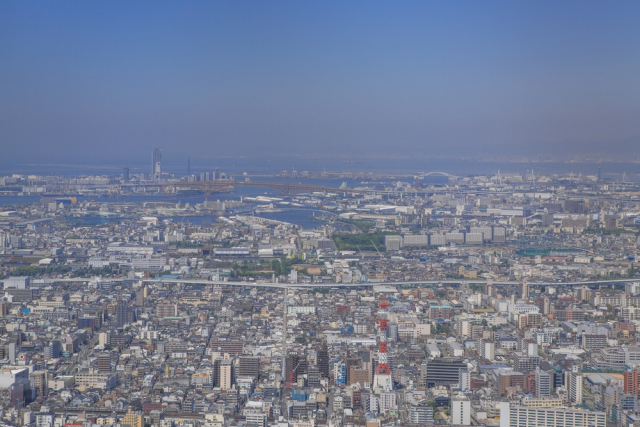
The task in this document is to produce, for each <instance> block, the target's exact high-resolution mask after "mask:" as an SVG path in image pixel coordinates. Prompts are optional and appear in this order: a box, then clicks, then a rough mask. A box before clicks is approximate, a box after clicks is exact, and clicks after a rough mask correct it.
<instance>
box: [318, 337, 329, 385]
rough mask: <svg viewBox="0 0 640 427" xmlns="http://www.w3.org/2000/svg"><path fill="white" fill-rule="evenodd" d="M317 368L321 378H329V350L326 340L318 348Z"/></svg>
mask: <svg viewBox="0 0 640 427" xmlns="http://www.w3.org/2000/svg"><path fill="white" fill-rule="evenodd" d="M318 370H319V371H320V375H321V376H322V378H329V350H328V349H327V343H326V342H324V343H323V344H322V347H321V348H320V350H318Z"/></svg>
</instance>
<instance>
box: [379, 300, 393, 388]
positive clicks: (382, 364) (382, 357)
mask: <svg viewBox="0 0 640 427" xmlns="http://www.w3.org/2000/svg"><path fill="white" fill-rule="evenodd" d="M378 305H379V306H380V311H379V314H380V319H378V323H379V324H380V349H379V350H378V366H377V367H376V375H379V374H381V373H384V374H387V375H391V368H389V361H388V360H387V329H389V326H388V325H387V323H389V319H387V318H386V317H387V316H386V310H387V307H389V303H388V302H387V300H386V299H385V297H384V294H383V295H382V299H381V300H380V302H379V303H378Z"/></svg>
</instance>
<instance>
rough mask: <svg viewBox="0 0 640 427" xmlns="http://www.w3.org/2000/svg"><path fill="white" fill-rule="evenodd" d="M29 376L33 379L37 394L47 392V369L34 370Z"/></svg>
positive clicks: (40, 394) (42, 394)
mask: <svg viewBox="0 0 640 427" xmlns="http://www.w3.org/2000/svg"><path fill="white" fill-rule="evenodd" d="M29 378H31V379H32V380H33V388H34V389H35V392H36V396H44V395H45V394H47V373H46V372H45V371H33V372H32V373H30V374H29Z"/></svg>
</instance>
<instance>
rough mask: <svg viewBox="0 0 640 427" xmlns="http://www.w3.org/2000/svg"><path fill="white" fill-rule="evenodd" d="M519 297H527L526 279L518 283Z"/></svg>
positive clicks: (527, 286) (527, 285)
mask: <svg viewBox="0 0 640 427" xmlns="http://www.w3.org/2000/svg"><path fill="white" fill-rule="evenodd" d="M520 297H522V298H529V283H528V282H527V280H526V279H525V280H523V281H522V283H521V284H520Z"/></svg>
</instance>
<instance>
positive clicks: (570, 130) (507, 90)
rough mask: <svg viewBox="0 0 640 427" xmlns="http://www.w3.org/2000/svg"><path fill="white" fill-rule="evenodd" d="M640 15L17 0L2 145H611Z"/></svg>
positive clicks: (420, 4)
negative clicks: (592, 143) (575, 142)
mask: <svg viewBox="0 0 640 427" xmlns="http://www.w3.org/2000/svg"><path fill="white" fill-rule="evenodd" d="M638 22H640V2H637V1H613V2H603V1H561V2H557V1H516V2H514V1H482V2H480V1H451V2H448V1H447V2H444V1H437V2H429V1H416V2H410V1H406V2H391V1H387V2H375V1H366V2H365V1H352V2H344V1H336V2H332V1H318V2H308V1H297V2H294V1H255V2H253V1H224V2H213V1H211V2H209V1H206V2H205V1H186V2H185V1H175V2H160V1H154V2H144V1H136V2H124V1H105V2H86V1H77V2H76V1H55V2H54V1H50V2H47V1H39V2H22V1H4V2H0V148H1V149H2V151H3V152H4V153H5V154H6V155H5V156H2V157H4V159H5V161H13V162H21V163H25V162H29V161H39V162H42V161H71V162H82V161H86V162H95V161H96V159H98V160H100V159H103V160H104V161H107V162H120V163H127V161H125V160H120V159H121V158H122V157H124V156H126V157H128V158H130V159H131V161H137V160H140V161H146V160H147V158H148V157H149V153H150V151H151V149H152V148H153V147H156V146H157V147H161V148H162V149H163V153H165V158H176V159H179V161H183V158H186V157H187V156H191V157H192V158H194V157H203V158H215V157H216V156H220V155H246V156H258V157H260V156H264V155H270V156H275V155H280V154H282V155H286V154H291V153H300V154H306V153H308V154H327V153H344V154H350V155H355V154H358V153H394V152H398V151H405V152H415V153H417V154H427V153H429V152H434V151H435V150H442V151H447V150H450V151H451V150H452V151H454V152H455V151H456V150H460V149H466V150H476V151H477V150H481V151H486V152H492V151H496V152H499V151H500V150H501V148H502V147H505V146H510V147H513V146H526V145H528V144H529V145H530V144H536V143H547V144H548V143H551V144H556V143H558V146H559V147H561V146H562V142H563V141H591V142H596V143H597V142H601V143H602V146H603V147H606V143H608V142H610V141H621V140H622V141H625V140H627V141H635V140H636V139H634V138H637V137H638V135H640V81H639V80H640V78H639V77H638V76H640V55H639V53H640V25H638ZM629 148H630V149H635V150H636V151H637V147H636V146H635V145H634V144H633V143H631V142H630V143H629ZM605 149H606V148H605Z"/></svg>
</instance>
